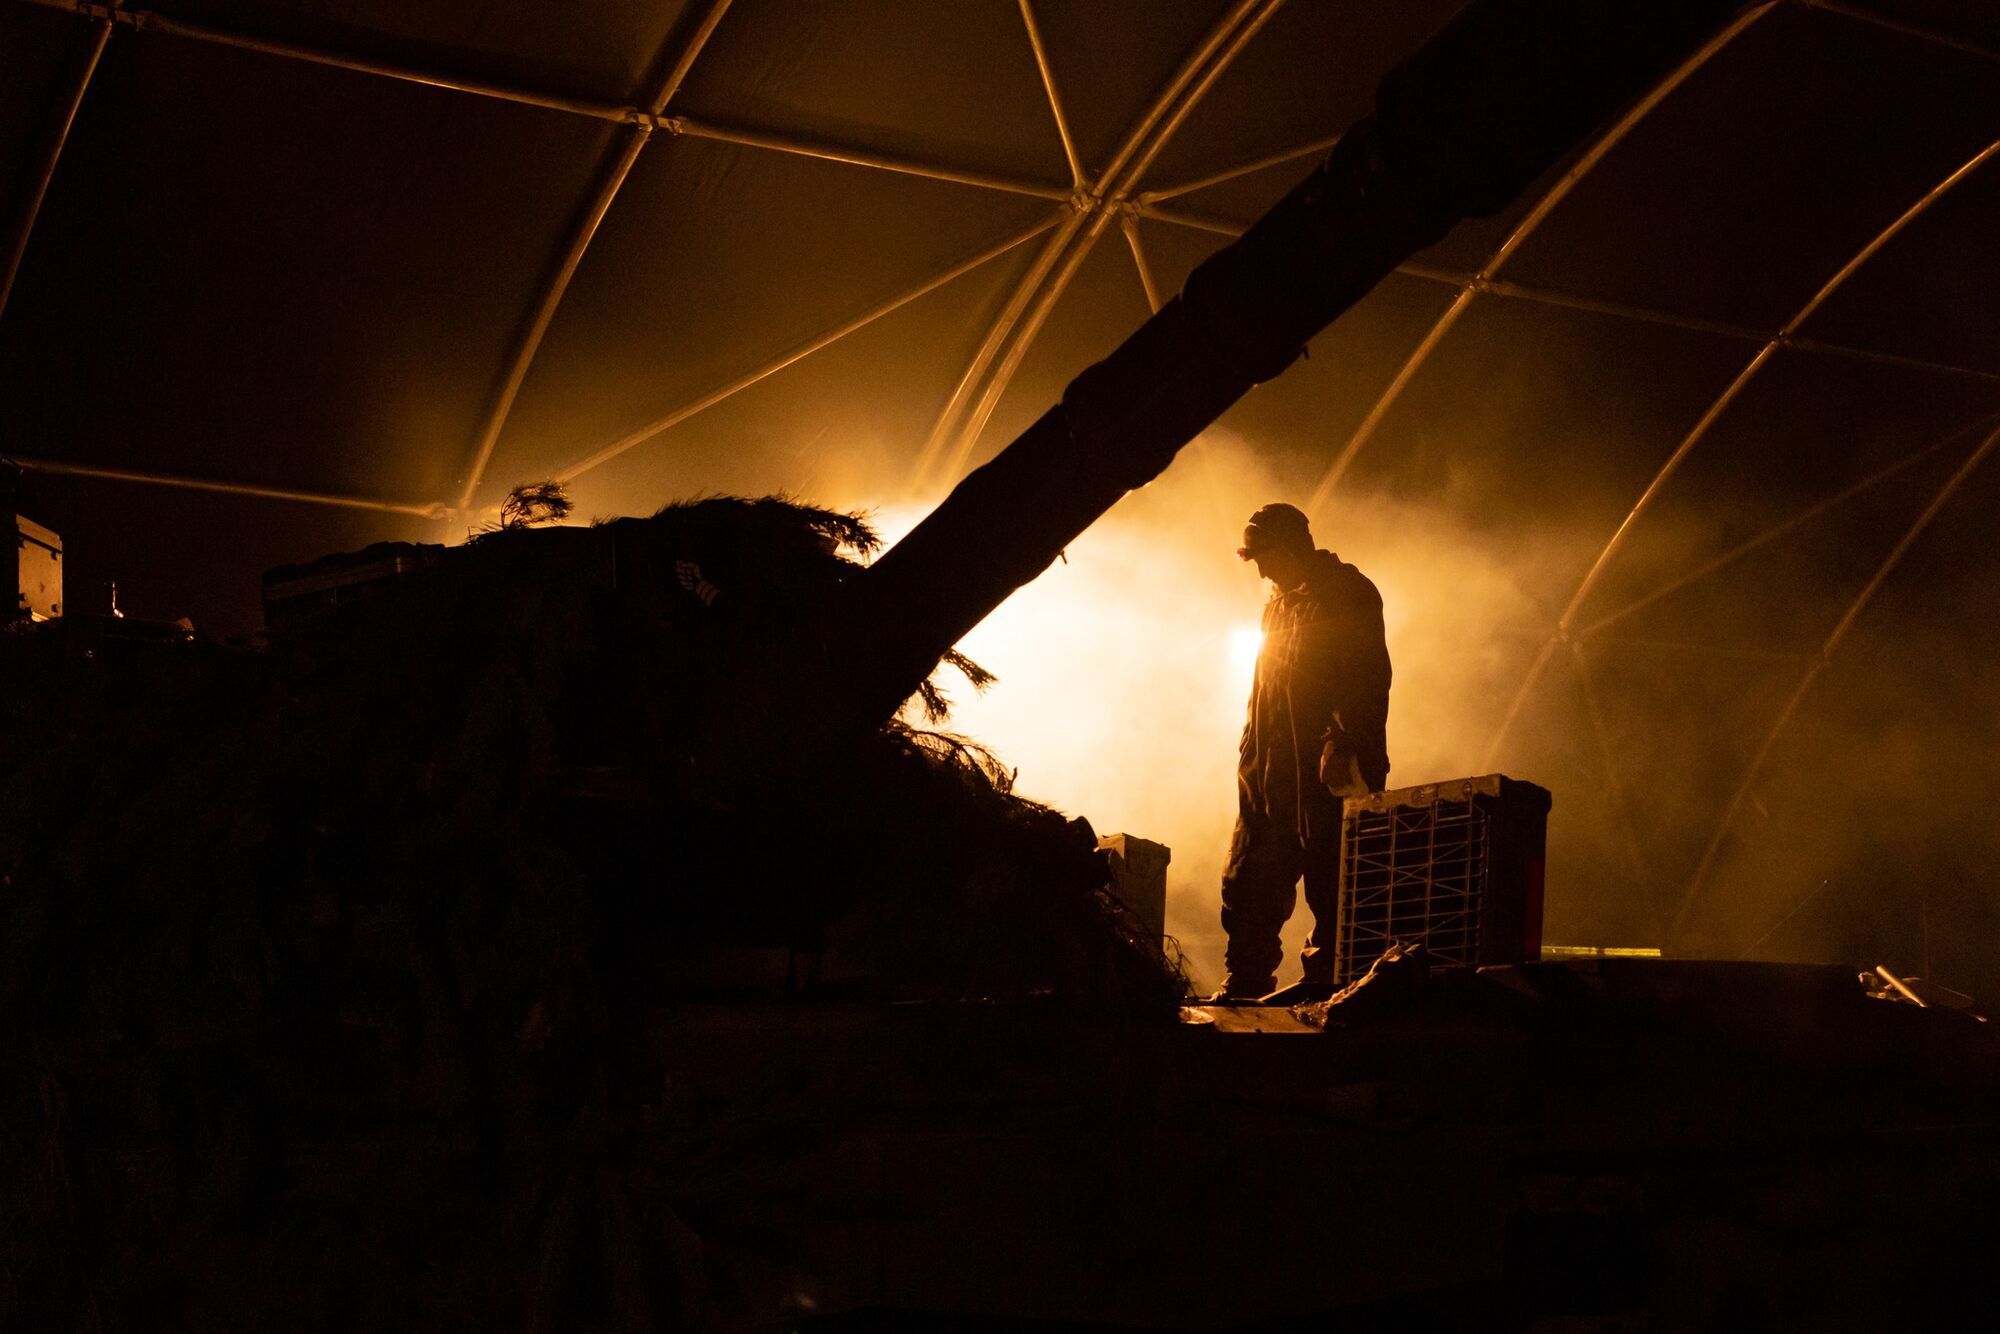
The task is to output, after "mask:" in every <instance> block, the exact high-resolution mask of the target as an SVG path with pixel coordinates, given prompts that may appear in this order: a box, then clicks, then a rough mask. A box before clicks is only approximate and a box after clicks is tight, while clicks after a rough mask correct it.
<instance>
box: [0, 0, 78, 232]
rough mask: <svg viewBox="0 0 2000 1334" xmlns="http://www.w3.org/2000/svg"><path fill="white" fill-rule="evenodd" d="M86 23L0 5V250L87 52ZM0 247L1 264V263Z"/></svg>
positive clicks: (38, 11)
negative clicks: (0, 69)
mask: <svg viewBox="0 0 2000 1334" xmlns="http://www.w3.org/2000/svg"><path fill="white" fill-rule="evenodd" d="M90 41H91V31H90V27H89V25H86V24H82V23H78V22H77V21H76V20H74V19H71V18H66V17H65V16H63V15H61V14H57V13H54V12H52V11H50V10H46V9H30V8H28V7H26V6H24V5H0V53H4V54H5V59H6V72H7V77H6V78H5V79H0V208H4V209H5V212H0V220H4V221H0V227H4V228H5V229H6V230H5V231H4V232H0V247H4V246H6V245H8V244H11V242H12V241H13V228H14V227H15V226H17V225H18V223H19V220H20V217H21V210H22V208H23V207H24V205H25V203H26V198H27V195H28V193H29V191H30V190H31V189H32V188H33V186H34V180H33V176H34V173H35V172H36V170H37V169H38V168H39V166H40V163H41V157H42V151H43V145H44V144H45V143H46V142H47V139H48V133H49V128H50V125H51V123H52V122H53V120H54V119H55V117H56V116H57V115H59V114H60V112H61V110H62V103H63V100H64V98H65V97H66V95H67V94H68V92H69V89H70V87H71V86H72V83H73V81H74V79H75V78H76V75H77V72H78V69H79V67H80V65H81V62H82V61H83V59H84V57H85V55H86V54H87V53H88V50H89V46H90ZM5 254H6V252H5V250H4V249H0V263H4V262H5Z"/></svg>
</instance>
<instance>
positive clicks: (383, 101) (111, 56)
mask: <svg viewBox="0 0 2000 1334" xmlns="http://www.w3.org/2000/svg"><path fill="white" fill-rule="evenodd" d="M274 107H276V108H283V110H284V114H282V115H273V114H268V113H269V111H270V109H271V108H274ZM611 132H612V131H611V127H608V126H605V125H601V124H598V123H595V122H590V121H581V120H577V119H574V118H569V117H561V116H551V115H549V114H547V113H545V112H541V111H536V110H531V109H526V108H520V107H513V106H506V105H502V104H498V103H492V102H483V101H475V100H473V99H468V98H465V97H462V96H459V95H457V94H453V93H448V92H442V91H439V90H435V89H429V88H422V87H417V86H414V85H407V84H398V83H389V82H385V81H381V80H375V79H370V78H367V77H365V76H361V75H356V74H351V73H346V72H342V71H335V70H329V69H325V68H322V67H317V66H304V65H299V64H297V63H294V62H290V61H285V60H279V59H274V58H271V57H266V56H262V55H256V54H251V53H246V52H241V51H235V50H228V49H224V48H219V47H214V46H207V45H203V44H199V43H194V42H188V41H184V40H181V39H176V38H169V37H157V36H151V35H147V34H138V35H130V34H127V35H123V36H122V37H121V38H120V39H117V40H114V41H113V42H112V44H111V46H110V48H109V49H108V50H107V52H106V55H105V59H104V63H103V65H102V67H101V68H100V70H99V73H98V76H97V81H96V84H95V86H94V87H93V89H92V92H91V96H90V98H89V99H88V100H87V101H86V103H85V105H84V108H83V112H82V115H81V116H80V117H79V118H78V122H77V125H76V128H75V130H74V131H73V133H72V135H71V140H70V146H69V150H68V152H67V153H66V155H65V163H64V166H65V170H64V171H62V172H60V173H58V177H57V180H56V183H55V188H54V189H53V190H52V191H51V192H50V196H49V200H48V203H47V205H46V207H45V210H44V215H43V221H42V227H41V228H40V229H39V230H38V233H37V243H36V246H35V248H34V250H33V252H32V253H31V254H30V256H29V260H28V263H27V265H26V266H25V267H24V271H23V273H22V275H21V279H20V282H19V284H18V286H17V287H16V290H15V294H14V309H13V310H11V311H10V312H9V315H10V318H8V319H7V320H6V321H5V322H4V324H0V391H4V392H0V399H4V401H5V402H6V404H7V409H6V410H7V413H8V416H9V417H10V418H11V421H10V423H9V428H8V429H9V434H10V435H11V436H12V437H13V438H15V439H16V440H17V441H18V442H19V443H18V444H17V446H16V447H17V448H19V449H20V451H21V452H23V453H29V454H37V455H45V456H52V457H57V458H62V459H66V460H70V461H75V462H90V463H98V464H111V465H119V466H127V467H135V468H142V469H146V470H149V471H157V472H170V473H185V474H192V475H197V476H209V477H231V478H235V479H238V480H255V481H260V482H268V483H277V484H281V485H290V486H299V487H308V488H317V489H324V490H335V491H342V492H349V493H354V492H359V493H363V494H373V495H387V496H391V497H393V498H396V499H416V500H429V499H436V498H439V496H440V495H441V493H442V489H443V487H444V484H445V483H446V482H447V481H448V480H449V478H450V477H451V475H452V474H453V472H454V471H455V470H456V469H457V468H458V467H459V466H460V464H461V459H460V455H461V454H462V453H463V452H464V451H465V450H466V449H467V448H468V445H469V441H470V437H471V434H472V431H473V428H474V425H475V424H476V422H477V420H478V417H479V414H480V412H481V410H482V409H483V407H484V404H485V402H486V400H487V398H488V396H489V395H490V393H491V391H492V387H493V383H494V380H495V378H496V377H497V374H498V368H499V366H500V364H501V362H502V361H503V359H504V357H505V354H506V349H507V345H508V342H509V339H510V338H511V337H512V336H513V333H514V330H515V329H516V327H517V326H518V324H519V322H520V320H521V318H522V312H523V311H524V310H525V309H526V308H527V306H528V305H529V303H530V301H531V300H532V297H533V293H534V291H535V289H536V287H537V285H538V283H539V280H540V273H541V271H542V269H543V268H544V267H545V266H546V264H547V262H548V257H549V255H550V254H551V253H552V252H553V250H554V249H555V247H556V244H557V239H558V237H559V235H560V233H561V232H562V229H563V227H564V226H565V224H566V223H567V220H568V217H569V214H570V212H571V210H572V209H573V208H574V207H575V201H576V199H577V198H578V197H579V196H580V195H581V193H582V191H583V188H584V184H585V180H586V178H587V176H588V174H589V172H590V169H591V166H592V164H593V163H594V161H595V157H596V153H597V151H598V149H599V146H600V145H601V144H602V143H603V141H604V139H605V138H606V136H607V135H608V134H610V133H611ZM332 162H338V163H339V164H340V165H339V168H338V170H334V171H329V169H328V164H329V163H332ZM530 183H532V184H530ZM79 274H89V275H91V280H90V281H89V282H83V283H79V282H77V281H76V275H79Z"/></svg>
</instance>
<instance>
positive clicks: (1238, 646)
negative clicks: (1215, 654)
mask: <svg viewBox="0 0 2000 1334" xmlns="http://www.w3.org/2000/svg"><path fill="white" fill-rule="evenodd" d="M1262 647H1264V632H1263V631H1262V630H1260V629H1258V628H1257V627H1256V626H1254V625H1243V626H1238V627H1237V628H1236V629H1234V630H1232V631H1230V632H1229V670H1230V671H1231V672H1233V673H1234V674H1235V675H1237V676H1239V677H1241V678H1242V679H1243V680H1244V681H1246V682H1247V681H1248V680H1249V679H1250V677H1251V676H1252V675H1253V674H1254V673H1255V672H1256V670H1257V650H1258V649H1261V648H1262Z"/></svg>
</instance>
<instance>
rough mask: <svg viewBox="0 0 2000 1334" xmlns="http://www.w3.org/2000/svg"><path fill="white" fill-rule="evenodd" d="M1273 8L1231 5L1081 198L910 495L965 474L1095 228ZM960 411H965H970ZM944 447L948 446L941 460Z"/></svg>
mask: <svg viewBox="0 0 2000 1334" xmlns="http://www.w3.org/2000/svg"><path fill="white" fill-rule="evenodd" d="M1282 3H1283V0H1236V3H1235V4H1233V5H1231V6H1230V8H1229V9H1228V11H1227V12H1225V13H1224V14H1223V16H1222V17H1221V18H1220V19H1218V20H1217V21H1216V23H1215V25H1214V26H1213V27H1211V28H1210V29H1209V31H1208V33H1207V34H1206V35H1205V36H1204V37H1203V38H1202V40H1201V42H1200V44H1199V45H1197V46H1196V48H1195V50H1194V51H1193V53H1191V54H1190V55H1189V56H1188V58H1187V59H1186V60H1185V61H1183V62H1182V63H1181V66H1180V68H1179V69H1178V70H1176V71H1175V73H1174V75H1173V77H1172V78H1171V79H1169V80H1168V81H1167V84H1166V86H1165V87H1163V88H1162V89H1161V90H1160V91H1159V93H1158V94H1157V95H1156V96H1155V97H1154V98H1153V100H1152V102H1151V103H1150V104H1148V106H1147V107H1146V109H1145V111H1143V112H1142V113H1141V114H1140V116H1139V118H1138V119H1137V120H1136V121H1134V122H1133V124H1132V125H1131V127H1130V128H1129V129H1128V130H1127V131H1126V133H1125V136H1124V138H1123V140H1122V141H1121V142H1120V144H1119V147H1118V151H1117V152H1116V153H1115V154H1114V155H1113V156H1112V160H1111V163H1110V165H1109V166H1107V167H1106V168H1105V169H1104V172H1103V174H1102V175H1100V176H1099V177H1098V178H1097V180H1096V181H1094V182H1092V183H1091V186H1090V189H1089V190H1088V191H1087V192H1086V193H1085V196H1084V202H1085V203H1086V205H1087V207H1085V208H1082V209H1079V211H1078V212H1076V213H1074V214H1073V215H1072V216H1071V218H1070V219H1069V221H1068V222H1067V223H1066V224H1065V226H1064V227H1063V228H1062V229H1061V230H1060V231H1058V233H1057V234H1056V236H1055V237H1054V238H1053V239H1052V240H1051V243H1050V245H1049V247H1048V248H1047V249H1045V250H1044V252H1043V254H1042V256H1040V257H1039V258H1038V259H1037V261H1036V264H1035V266H1034V267H1033V268H1032V269H1030V270H1029V272H1028V274H1027V275H1026V277H1024V278H1023V280H1022V282H1021V284H1020V286H1019V287H1017V288H1016V289H1015V291H1014V294H1013V295H1012V297H1010V298H1009V300H1008V302H1007V304H1006V306H1004V307H1003V308H1002V310H1001V312H1000V316H999V318H998V319H997V320H996V321H995V322H994V324H993V326H992V328H990V329H989V330H988V331H987V335H986V338H985V340H984V341H983V342H982V343H981V345H980V348H979V351H978V352H977V353H976V354H975V355H974V357H973V359H972V363H971V365H970V366H968V367H967V368H966V372H965V374H964V375H963V376H962V377H960V379H959V382H958V386H957V388H955V389H954V390H953V391H952V395H951V398H950V400H949V401H947V402H946V404H945V408H944V411H943V412H942V413H940V414H939V416H938V420H937V423H936V425H935V426H933V427H932V429H931V433H930V437H929V438H928V439H927V440H926V441H925V443H924V447H923V451H922V452H921V453H920V454H919V455H918V458H917V463H916V466H915V468H914V469H913V471H912V478H911V481H912V485H913V487H919V488H920V487H922V486H924V485H926V484H928V483H930V482H937V483H950V482H952V481H954V480H955V479H956V477H957V475H958V474H959V473H961V472H962V471H964V467H965V462H966V460H967V459H968V458H969V457H970V456H971V453H972V450H973V448H974V446H975V445H976V444H977V442H978V438H979V435H980V432H981V431H983V430H984V429H985V426H986V422H987V420H988V419H989V418H990V417H991V416H992V414H993V410H994V408H995V407H996V406H998V404H999V400H1000V396H1001V395H1002V394H1004V393H1005V392H1006V388H1007V385H1008V384H1009V382H1011V381H1012V379H1013V376H1014V372H1015V371H1016V370H1017V369H1019V367H1020V364H1021V359H1022V358H1023V357H1024V356H1026V355H1027V351H1028V348H1029V347H1030V346H1031V345H1032V344H1033V342H1034V339H1035V336H1036V334H1038V333H1039V332H1040V331H1041V327H1042V324H1043V322H1044V321H1045V320H1046V319H1047V318H1048V315H1049V312H1050V311H1051V310H1052V309H1054V307H1055V303H1056V302H1057V301H1058V300H1059V299H1061V296H1062V294H1063V292H1064V290H1065V289H1067V288H1068V286H1069V283H1070V280H1071V279H1072V278H1074V277H1075V275H1076V272H1077V270H1078V269H1079V268H1080V267H1081V266H1082V263H1083V260H1084V258H1085V256H1087V255H1088V254H1089V253H1090V251H1091V249H1092V248H1093V247H1094V246H1095V245H1096V244H1097V239H1098V237H1099V236H1101V235H1103V232H1104V226H1105V224H1106V223H1107V222H1108V221H1110V208H1109V207H1108V206H1110V205H1116V204H1120V203H1122V202H1123V201H1124V199H1125V198H1127V197H1129V196H1130V195H1131V193H1132V192H1133V191H1134V190H1136V189H1137V188H1138V184H1139V179H1140V177H1141V176H1142V175H1143V174H1144V173H1145V171H1146V169H1147V168H1148V167H1149V166H1151V165H1152V162H1153V159H1154V158H1155V157H1156V156H1158V154H1159V152H1160V150H1161V149H1162V148H1164V147H1165V146H1166V144H1167V142H1168V141H1169V140H1170V139H1171V138H1172V137H1173V135H1174V133H1175V132H1176V131H1177V130H1178V129H1179V128H1180V125H1181V122H1182V121H1183V120H1185V119H1186V117H1187V115H1188V113H1189V112H1190V111H1192V110H1193V109H1194V106H1195V104H1196V103H1197V102H1199V101H1200V100H1201V99H1202V97H1203V96H1205V95H1206V93H1207V91H1208V89H1209V87H1210V86H1211V85H1212V84H1213V83H1214V81H1215V78H1216V76H1218V75H1219V74H1221V73H1222V71H1223V70H1224V69H1226V68H1228V66H1229V64H1230V63H1231V62H1232V61H1233V60H1234V59H1235V58H1236V55H1237V53H1238V52H1239V51H1241V50H1242V49H1243V46H1244V45H1245V44H1246V43H1247V42H1248V41H1249V39H1250V38H1251V37H1252V36H1254V35H1255V34H1256V32H1257V30H1258V29H1260V28H1261V27H1262V26H1263V25H1264V23H1265V22H1267V21H1268V20H1269V19H1270V17H1271V15H1272V14H1274V13H1276V12H1277V9H1278V6H1279V5H1280V4H1282ZM996 359H997V360H996ZM982 381H983V382H984V383H983V385H982V384H981V382H982ZM975 386H979V387H980V388H979V393H978V397H977V401H976V403H975V402H973V391H974V388H975ZM968 403H973V406H972V407H971V409H970V410H969V411H967V409H966V405H967V404H968ZM961 417H962V418H963V420H961ZM954 436H955V437H956V439H955V440H953V439H952V438H953V437H954ZM947 441H951V442H952V443H951V444H950V446H949V453H948V454H947V452H946V450H947Z"/></svg>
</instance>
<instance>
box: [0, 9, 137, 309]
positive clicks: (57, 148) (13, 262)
mask: <svg viewBox="0 0 2000 1334" xmlns="http://www.w3.org/2000/svg"><path fill="white" fill-rule="evenodd" d="M91 28H92V31H91V35H90V49H89V51H88V52H86V53H85V55H84V58H83V63H82V64H81V65H79V66H78V67H77V72H76V77H75V79H74V80H72V81H71V84H70V88H69V95H68V96H67V97H65V98H64V99H63V103H62V109H61V111H60V112H59V113H58V114H57V116H56V118H55V121H54V123H53V124H52V125H51V126H50V127H49V134H48V138H47V141H46V142H45V144H44V145H43V148H42V155H41V159H40V161H39V162H38V163H37V164H36V168H35V176H34V183H33V184H32V185H30V186H29V187H28V196H27V200H26V202H25V203H24V204H23V205H22V208H21V220H20V222H19V223H17V224H16V225H15V228H14V239H13V243H12V244H11V245H9V246H8V248H7V267H6V268H5V269H0V318H4V317H5V316H6V313H7V298H8V297H10V296H12V295H13V292H14V279H15V278H16V277H17V276H19V274H20V272H21V261H22V260H24V259H25V258H26V257H27V254H28V241H29V239H30V238H31V237H32V236H33V235H34V231H35V221H36V219H37V218H39V217H40V216H41V212H42V201H43V200H44V199H47V198H48V194H49V184H50V183H51V182H52V181H54V180H55V175H56V164H57V163H58V162H60V161H61V160H62V152H63V146H64V145H65V144H67V143H68V142H69V132H70V127H71V126H73V125H75V124H76V116H77V112H78V111H80V110H82V108H83V98H84V94H85V93H87V92H89V91H90V81H91V79H93V78H94V77H95V76H96V74H97V66H98V63H99V62H100V61H102V60H103V59H104V47H105V44H106V43H107V42H109V41H110V40H111V20H110V19H108V18H100V19H95V20H93V21H92V24H91Z"/></svg>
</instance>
